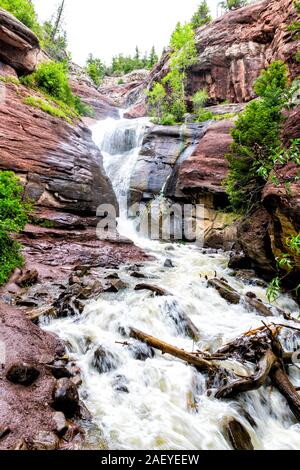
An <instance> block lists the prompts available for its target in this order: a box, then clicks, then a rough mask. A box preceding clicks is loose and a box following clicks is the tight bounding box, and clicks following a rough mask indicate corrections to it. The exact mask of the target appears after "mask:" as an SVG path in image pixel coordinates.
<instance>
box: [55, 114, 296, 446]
mask: <svg viewBox="0 0 300 470" xmlns="http://www.w3.org/2000/svg"><path fill="white" fill-rule="evenodd" d="M148 125H149V122H148V120H147V119H138V120H132V121H128V120H124V119H121V120H120V121H114V120H111V119H108V120H106V121H101V122H99V123H98V124H97V125H96V126H94V127H93V129H92V130H93V137H94V140H95V142H96V143H97V145H98V146H99V147H100V149H101V150H102V153H103V157H104V165H105V168H106V171H107V174H108V176H109V177H110V179H111V181H112V183H113V186H114V189H115V192H116V194H117V198H118V200H119V203H120V206H121V215H120V224H119V227H120V231H121V232H122V233H123V234H124V235H127V236H131V238H133V237H134V240H135V242H136V243H137V244H139V245H140V246H142V247H143V248H144V249H145V250H147V252H148V253H149V254H150V255H152V259H151V260H149V261H148V262H147V263H145V264H144V265H143V266H142V267H141V268H140V273H141V274H142V275H143V276H144V277H145V278H146V279H148V281H147V282H151V283H155V284H157V285H159V286H161V287H163V288H164V289H166V290H167V291H168V292H169V293H170V294H171V295H170V296H163V297H155V296H152V295H151V293H150V292H147V291H141V292H138V291H135V290H134V287H135V285H136V283H137V281H136V279H134V278H133V277H132V276H131V272H130V270H129V269H128V266H120V269H119V272H118V274H119V277H120V278H121V279H122V280H123V281H124V282H126V283H127V284H128V288H127V289H124V290H123V291H121V292H119V293H117V294H115V293H106V294H103V295H101V297H100V298H98V299H95V300H93V301H91V302H89V304H88V305H87V306H86V308H85V310H84V312H83V314H82V315H78V316H77V317H75V318H74V317H73V318H66V319H60V320H53V321H51V323H50V324H49V325H47V329H48V330H50V331H53V332H56V333H58V334H59V335H60V337H61V338H62V339H63V340H65V342H66V344H67V345H68V354H69V356H70V358H71V359H72V360H74V361H76V362H77V364H78V365H79V366H80V368H81V371H82V377H83V385H82V387H81V394H82V398H83V399H84V401H85V403H86V405H87V407H88V408H89V410H90V411H91V413H92V416H93V421H94V423H95V424H96V425H97V426H96V427H95V428H93V430H92V431H91V432H92V433H93V440H94V442H99V443H100V442H101V441H102V440H103V438H104V439H105V441H106V443H107V446H108V447H109V448H110V449H154V450H156V449H158V450H168V449H172V450H186V449H191V450H210V449H231V445H230V443H229V442H228V440H227V439H226V437H225V434H224V426H225V425H226V423H227V422H228V420H229V419H230V418H235V419H236V420H238V421H239V422H240V423H241V424H242V425H243V426H244V427H245V428H246V429H247V431H248V432H249V434H250V436H251V439H252V442H253V445H254V447H255V449H299V446H300V426H299V424H296V422H295V420H294V418H293V415H292V414H291V412H290V410H289V408H288V406H287V404H286V401H285V399H284V398H283V397H282V396H281V395H280V394H279V392H277V391H276V390H271V388H268V389H266V388H265V387H263V388H261V389H260V390H258V391H253V392H249V393H245V394H243V395H242V396H240V397H238V398H237V399H235V400H217V399H215V398H214V394H213V393H208V390H207V386H206V384H205V380H204V377H203V375H202V374H200V373H198V372H197V371H196V370H195V369H194V368H192V367H189V366H187V365H186V364H184V363H183V362H181V361H179V360H176V359H174V358H171V357H170V356H167V355H162V354H160V353H159V352H155V353H154V351H152V350H151V349H150V348H148V347H146V346H145V345H142V344H141V343H139V342H137V341H135V340H128V338H127V337H126V332H128V330H129V328H130V327H135V328H137V329H140V330H142V331H145V332H147V333H148V334H151V335H153V336H156V337H158V338H160V339H161V340H163V341H166V342H168V343H170V344H173V345H176V346H177V347H179V348H182V349H185V350H186V351H195V350H196V349H199V350H202V351H214V350H216V349H217V348H219V347H221V346H222V345H224V344H225V343H227V342H229V341H231V340H233V339H234V338H236V337H237V336H239V335H241V334H242V333H244V332H245V331H248V330H250V329H253V328H256V327H260V326H261V324H262V323H261V322H262V320H265V318H263V317H260V316H259V315H258V314H256V313H255V312H250V311H249V310H247V309H246V307H245V306H244V305H241V304H240V305H230V304H229V303H227V302H226V301H225V300H224V299H222V298H221V297H220V296H219V294H218V293H217V292H216V291H215V290H214V289H213V288H207V282H206V280H205V276H208V277H213V276H215V273H216V274H217V276H218V277H222V278H225V279H226V280H227V281H228V282H229V283H230V285H232V287H234V288H235V289H237V290H238V291H239V292H240V293H241V294H245V293H246V292H248V290H249V286H248V285H247V284H244V283H243V282H242V281H240V280H239V279H238V278H235V277H232V276H231V275H230V274H231V272H230V270H229V269H228V268H227V264H228V256H227V254H226V253H224V252H221V251H220V252H214V253H207V252H206V251H205V250H201V249H199V248H198V247H196V246H194V245H191V246H189V245H185V244H179V243H174V244H170V243H160V242H158V241H156V242H154V241H151V240H146V239H142V238H139V237H137V236H136V234H133V231H132V229H130V230H129V229H128V225H126V221H127V212H126V210H125V206H126V204H125V202H127V194H128V189H129V186H130V177H131V173H132V171H133V168H134V165H135V164H136V161H137V159H138V154H139V147H140V146H141V143H142V138H143V134H144V132H145V129H146V128H147V126H148ZM167 258H168V259H171V260H172V263H173V265H174V268H167V267H166V266H165V260H166V259H167ZM135 269H139V268H135ZM251 290H252V291H253V292H254V293H255V294H256V295H257V296H258V297H260V298H261V299H263V300H264V301H267V300H266V290H265V288H263V287H260V286H259V285H257V286H254V287H251ZM278 305H279V306H280V307H281V308H283V309H284V310H286V311H288V312H290V313H291V314H293V315H297V313H298V310H297V306H296V304H295V303H294V302H293V301H292V300H291V299H290V298H289V297H288V296H286V295H282V296H281V297H280V299H279V300H278ZM183 314H186V315H188V316H189V318H190V319H191V320H192V321H193V322H194V323H195V325H196V326H197V327H198V328H199V330H200V333H201V337H200V340H199V342H198V343H197V344H196V345H195V344H193V341H192V340H191V339H190V338H189V337H188V336H187V335H186V333H185V331H184V329H183V328H182V325H181V321H182V315H183ZM273 320H274V322H276V321H278V322H280V323H282V322H284V321H285V320H282V318H279V317H278V318H277V317H274V319H273ZM126 338H127V339H126ZM125 341H127V342H129V344H130V346H129V347H126V346H125V345H122V343H124V342H125ZM284 341H285V343H284V344H285V345H291V344H293V347H295V346H296V345H297V346H298V347H299V337H298V338H297V336H295V334H294V332H289V333H287V334H286V338H285V339H284ZM237 367H238V369H237V372H238V373H239V374H241V375H245V374H247V373H250V372H251V368H250V367H249V365H248V366H247V365H245V367H242V366H241V365H240V366H237ZM292 381H293V383H294V384H295V386H300V372H299V371H298V370H297V369H295V370H294V372H293V376H292ZM216 386H217V384H214V385H213V387H216ZM211 392H214V389H212V390H211ZM266 397H267V399H266ZM99 445H100V444H99Z"/></svg>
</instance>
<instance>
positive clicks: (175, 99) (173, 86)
mask: <svg viewBox="0 0 300 470" xmlns="http://www.w3.org/2000/svg"><path fill="white" fill-rule="evenodd" d="M170 47H171V48H172V52H171V54H170V61H169V68H170V71H169V73H168V74H167V75H166V76H165V77H164V78H163V80H162V83H154V86H153V88H152V90H150V92H148V102H149V106H150V110H151V112H152V115H154V117H157V118H158V120H159V121H161V118H162V116H163V115H168V118H167V117H166V116H164V122H169V120H170V119H169V118H170V114H171V115H172V116H173V118H174V120H175V123H180V122H182V121H183V117H184V115H185V114H186V112H187V107H186V96H185V82H186V72H187V69H188V68H189V67H190V66H191V65H192V64H193V63H194V62H195V60H196V56H197V50H196V43H195V34H194V30H193V28H192V26H191V24H184V25H181V24H180V23H178V24H177V26H176V29H175V31H174V33H173V34H172V37H171V41H170Z"/></svg>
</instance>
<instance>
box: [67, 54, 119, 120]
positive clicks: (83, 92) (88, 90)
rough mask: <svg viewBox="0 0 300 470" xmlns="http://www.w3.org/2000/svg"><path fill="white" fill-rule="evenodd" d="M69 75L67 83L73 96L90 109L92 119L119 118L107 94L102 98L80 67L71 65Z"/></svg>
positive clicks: (117, 111) (114, 105) (113, 103)
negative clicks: (92, 114) (77, 97)
mask: <svg viewBox="0 0 300 470" xmlns="http://www.w3.org/2000/svg"><path fill="white" fill-rule="evenodd" d="M69 73H70V78H69V82H70V86H71V89H72V91H73V93H74V95H76V96H79V98H80V99H81V101H82V102H83V103H85V104H87V105H88V106H90V107H91V108H92V110H93V113H94V116H93V118H94V119H97V120H99V119H106V118H108V117H111V118H114V119H118V118H119V110H118V109H117V108H116V104H115V102H114V101H113V100H112V99H110V98H109V94H107V95H105V96H104V95H103V94H101V93H100V92H99V91H98V89H97V87H96V85H95V84H94V83H93V81H92V80H91V79H90V77H89V76H88V75H87V74H86V73H85V71H84V69H82V67H79V66H78V65H76V64H74V63H71V64H70V72H69Z"/></svg>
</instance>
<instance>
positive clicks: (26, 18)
mask: <svg viewBox="0 0 300 470" xmlns="http://www.w3.org/2000/svg"><path fill="white" fill-rule="evenodd" d="M0 8H4V9H5V10H7V11H8V12H9V13H11V14H12V15H14V16H15V17H16V18H18V20H20V21H21V22H22V23H24V24H25V26H27V27H28V28H30V29H31V30H32V31H33V32H35V33H36V34H37V35H38V36H41V33H42V30H41V27H40V25H39V23H38V21H37V16H36V13H35V10H34V6H33V4H32V3H31V2H30V1H29V0H0Z"/></svg>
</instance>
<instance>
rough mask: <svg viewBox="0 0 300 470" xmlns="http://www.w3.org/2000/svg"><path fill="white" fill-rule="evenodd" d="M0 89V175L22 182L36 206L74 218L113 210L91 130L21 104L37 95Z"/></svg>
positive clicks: (10, 87)
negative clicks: (7, 173)
mask: <svg viewBox="0 0 300 470" xmlns="http://www.w3.org/2000/svg"><path fill="white" fill-rule="evenodd" d="M0 87H1V90H2V93H1V96H2V98H3V99H2V100H1V101H0V136H1V140H0V143H1V153H0V169H6V170H12V171H14V172H16V173H17V174H18V175H19V176H20V178H21V179H22V181H23V183H24V186H25V194H26V196H28V197H30V198H32V199H33V200H35V201H36V202H37V204H38V205H39V206H43V207H47V208H52V209H56V210H66V211H72V212H76V213H78V214H80V213H83V212H84V213H85V214H95V211H96V208H97V207H98V206H99V205H100V204H102V203H108V204H112V205H114V206H115V207H116V206H117V203H116V198H115V195H114V192H113V189H112V186H111V183H110V181H109V180H108V178H107V177H106V175H105V172H104V169H103V164H102V155H101V153H100V151H99V149H98V148H97V147H96V145H95V144H94V143H93V141H92V136H91V132H90V130H89V129H88V128H87V127H85V126H84V125H83V124H82V123H81V122H80V121H76V122H74V123H73V124H69V123H68V122H67V121H65V120H64V119H61V118H57V117H53V116H51V115H49V114H47V113H45V112H43V111H41V110H39V109H36V108H33V107H32V106H28V105H26V104H24V100H25V98H26V97H27V96H28V95H35V92H33V91H29V90H28V89H26V88H25V87H23V86H21V85H15V84H13V83H7V84H2V85H1V84H0ZM1 90H0V91H1ZM42 98H43V97H42Z"/></svg>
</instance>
